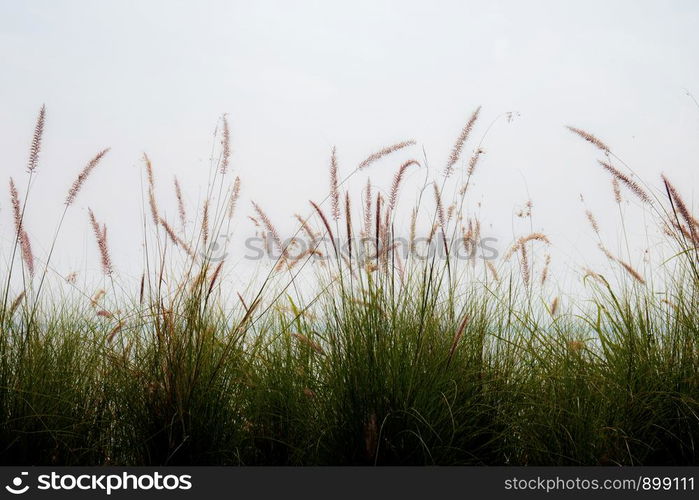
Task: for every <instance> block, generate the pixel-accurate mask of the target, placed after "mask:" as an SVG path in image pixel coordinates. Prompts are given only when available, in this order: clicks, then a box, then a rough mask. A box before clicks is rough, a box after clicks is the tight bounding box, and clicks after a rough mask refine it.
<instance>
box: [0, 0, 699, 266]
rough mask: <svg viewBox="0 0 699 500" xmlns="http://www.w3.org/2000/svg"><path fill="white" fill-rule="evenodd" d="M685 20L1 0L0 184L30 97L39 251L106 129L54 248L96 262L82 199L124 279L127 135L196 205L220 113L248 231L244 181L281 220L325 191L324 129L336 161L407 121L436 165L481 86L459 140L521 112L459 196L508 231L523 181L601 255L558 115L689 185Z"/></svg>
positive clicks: (691, 34) (570, 253) (601, 9)
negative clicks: (39, 140)
mask: <svg viewBox="0 0 699 500" xmlns="http://www.w3.org/2000/svg"><path fill="white" fill-rule="evenodd" d="M698 25H699V3H698V2H696V1H662V2H661V1H655V2H650V1H638V0H629V1H585V2H572V1H567V2H562V1H546V2H544V1H527V2H523V1H440V2H428V1H412V0H401V1H376V0H374V1H352V2H349V1H345V2H339V1H227V2H223V1H221V2H218V1H198V2H194V1H190V2H179V1H178V2H175V1H138V2H136V1H133V2H130V1H111V2H107V1H100V2H94V1H61V2H54V1H26V2H19V1H9V0H0V68H1V69H0V151H1V152H2V157H1V160H0V173H1V174H2V176H1V177H2V185H3V186H6V184H7V178H8V177H9V176H13V177H15V179H16V180H17V181H18V184H19V185H20V186H22V185H23V184H24V176H25V174H24V170H25V164H26V156H27V149H28V145H29V141H30V138H31V133H32V129H33V125H34V120H35V118H36V114H37V111H38V108H39V107H40V105H41V103H46V106H47V109H48V116H47V127H46V135H45V143H44V148H43V152H42V156H41V163H40V170H39V174H38V177H37V183H36V185H35V188H36V189H35V191H34V192H33V194H32V200H31V203H30V209H29V212H28V216H27V228H28V230H29V233H30V235H31V236H32V238H33V240H34V246H35V250H36V251H37V254H42V253H45V252H46V251H47V247H48V245H49V244H50V241H51V236H52V231H53V229H54V227H55V224H56V220H57V218H58V214H59V211H60V210H61V208H62V201H63V199H64V197H65V192H66V190H67V188H68V187H69V185H70V183H71V182H72V180H73V178H74V177H75V175H76V174H77V173H78V172H79V171H80V169H81V168H82V166H83V165H84V164H85V162H86V161H87V160H88V159H89V158H90V157H91V156H93V155H94V154H95V153H96V152H97V151H99V150H100V149H101V148H103V147H105V146H111V147H112V151H111V153H110V154H109V156H108V157H107V158H105V160H104V162H103V164H102V165H101V166H100V167H99V169H98V170H96V171H95V173H94V176H93V177H92V178H91V179H90V180H89V181H88V184H87V185H86V188H85V190H84V191H83V192H82V193H81V194H80V196H79V198H78V200H77V202H76V205H75V207H73V209H72V210H71V211H70V212H69V216H68V219H67V222H66V228H65V230H64V232H63V233H62V237H61V240H60V245H59V251H58V253H57V257H56V261H55V263H56V266H57V267H59V268H62V269H64V270H65V272H68V271H70V270H73V269H72V268H79V269H85V268H87V269H90V270H95V272H98V269H99V263H98V258H97V253H96V249H95V245H94V242H93V241H92V235H91V234H90V233H89V232H88V222H87V207H88V206H90V207H92V208H93V209H94V210H95V213H96V215H97V217H98V219H100V220H102V221H105V222H106V223H107V225H108V226H109V231H110V241H111V244H112V247H113V253H114V259H115V261H116V265H117V268H119V269H120V270H122V272H123V273H124V274H126V275H131V276H140V262H138V261H137V260H134V259H138V258H139V257H138V256H139V252H140V241H141V238H140V229H139V227H138V214H139V213H140V210H141V205H140V203H141V202H140V196H141V194H140V193H141V189H140V175H141V172H142V162H141V161H140V157H141V154H142V152H144V151H146V152H148V154H149V155H150V156H151V158H152V160H153V162H154V165H155V169H156V177H157V181H158V185H159V188H158V193H159V196H160V197H161V204H162V205H163V206H166V207H168V208H167V211H168V213H169V214H171V215H172V216H173V218H174V216H175V213H176V212H175V208H174V202H173V198H172V194H171V186H172V176H173V174H177V175H178V176H179V177H180V179H181V182H182V183H183V185H186V192H187V194H186V196H187V200H188V203H189V205H190V207H192V206H194V205H195V204H196V203H197V202H198V201H199V196H200V195H201V193H202V190H203V188H204V186H205V184H206V180H207V166H208V157H209V151H210V149H211V144H212V132H213V128H214V127H215V125H216V121H217V118H218V117H219V116H220V115H221V114H222V113H224V112H227V113H228V114H229V115H228V116H229V119H230V122H231V126H232V136H233V155H234V156H233V162H232V163H233V171H234V174H237V175H240V176H241V178H242V180H243V193H244V195H243V200H242V201H241V205H240V206H241V208H242V210H241V212H240V216H239V221H240V223H239V228H238V229H237V233H236V234H239V235H249V234H250V233H251V232H252V228H251V226H250V224H249V223H247V222H246V221H245V220H244V217H243V215H247V214H249V213H250V204H249V200H250V199H254V200H256V201H258V202H259V203H260V204H261V205H262V206H263V207H265V209H266V210H267V211H268V213H269V215H270V216H271V217H272V219H273V220H274V221H275V222H276V223H277V224H279V225H280V226H281V227H282V228H284V227H291V215H292V214H293V213H294V212H296V211H303V212H305V211H306V207H307V206H308V204H307V200H308V199H309V198H312V199H319V198H322V197H323V196H324V194H325V191H326V189H327V187H326V186H327V177H328V176H327V163H328V156H329V151H330V149H331V147H332V145H333V144H335V145H337V148H338V156H339V159H340V168H341V171H342V172H343V173H348V172H349V171H351V170H352V169H354V167H355V166H356V164H357V163H358V162H359V161H361V160H362V159H363V158H364V157H365V156H366V155H368V154H369V153H371V152H373V151H374V150H376V149H378V148H380V147H382V146H384V145H387V144H390V143H393V142H397V141H400V140H403V139H407V138H415V139H416V140H417V141H418V143H419V144H420V145H422V146H424V147H425V150H426V151H427V155H428V158H429V160H430V162H431V164H432V165H433V168H434V173H435V175H438V172H439V171H440V170H441V169H442V168H443V165H444V162H445V161H446V158H447V156H448V154H449V150H450V148H451V146H452V144H453V142H454V140H455V138H456V137H457V135H458V134H459V131H460V129H461V127H462V126H463V124H464V123H465V121H466V120H467V118H468V116H469V115H470V113H471V111H472V110H473V109H474V108H475V107H476V106H478V105H482V106H483V113H482V119H481V122H480V124H479V127H478V128H477V129H476V131H475V133H474V136H473V137H475V138H478V137H480V136H481V134H482V133H483V131H484V129H485V127H486V126H487V124H488V123H489V122H491V121H492V120H493V119H494V118H495V117H496V116H497V115H499V114H501V113H503V112H506V111H518V112H519V113H520V114H521V116H520V117H519V118H518V119H517V120H515V121H514V123H512V124H506V123H505V122H504V121H501V122H498V124H496V126H494V128H493V129H492V130H491V132H490V134H489V136H488V138H487V140H486V143H485V149H486V151H487V153H486V155H485V156H484V158H483V162H482V163H481V165H480V166H479V171H478V174H477V177H476V185H475V190H474V193H473V195H474V198H472V205H473V204H475V202H477V201H482V202H483V209H482V212H481V213H482V218H483V220H484V222H486V223H492V224H493V225H494V227H493V229H492V230H491V231H492V233H493V234H496V235H498V236H501V237H502V238H503V239H507V240H508V241H509V239H510V238H511V237H512V234H513V222H512V214H513V212H514V211H515V210H516V208H517V207H518V206H521V205H522V204H523V203H524V202H525V201H526V200H527V199H528V198H529V197H531V198H532V200H533V201H534V203H535V211H534V229H544V230H545V231H546V232H547V234H549V235H550V237H551V239H552V240H553V241H554V244H555V248H556V250H557V252H558V253H559V255H560V258H561V259H563V260H564V261H565V260H566V259H570V263H568V262H563V264H564V265H565V266H566V267H568V266H569V265H570V266H572V262H573V261H575V262H576V263H584V262H585V261H586V260H587V259H591V258H592V257H590V255H592V253H594V252H597V251H596V250H595V244H596V240H595V238H594V235H593V234H592V233H591V231H590V230H589V228H588V226H587V225H586V222H585V217H584V211H583V208H582V206H581V204H580V202H579V200H578V195H579V194H580V193H583V194H584V195H585V197H586V199H587V201H588V205H589V206H590V208H591V209H592V210H593V211H595V212H596V213H597V215H598V217H599V218H600V219H602V225H603V230H604V231H607V236H609V237H610V239H612V237H613V236H614V235H616V232H615V227H616V225H617V219H616V218H615V217H616V215H612V214H605V211H608V210H610V209H611V208H613V204H612V203H611V194H610V193H611V188H610V185H609V178H608V176H607V175H606V174H605V173H604V172H602V171H601V169H600V168H599V167H598V166H597V165H596V162H595V159H596V158H597V155H596V153H595V151H594V149H593V148H592V147H590V146H588V145H587V144H585V143H583V142H582V141H580V140H579V139H577V138H575V137H574V136H572V135H571V134H570V133H569V132H568V131H566V130H565V129H564V127H563V125H565V124H573V125H576V126H579V127H581V128H584V129H587V130H589V131H591V132H593V133H595V134H596V135H598V136H599V137H600V138H602V139H603V140H604V141H605V142H607V143H608V144H610V145H611V146H612V149H613V150H614V151H615V152H617V154H619V155H620V156H621V157H622V158H624V159H625V160H626V161H627V163H629V164H630V165H631V166H633V168H634V169H635V170H636V171H637V172H638V173H639V174H641V176H642V177H643V178H644V179H645V180H647V181H649V182H651V183H654V184H655V185H657V179H658V175H659V173H660V172H661V171H663V172H666V173H667V174H668V175H669V176H670V177H671V178H672V179H674V180H676V183H677V184H678V185H679V186H680V187H681V188H682V190H683V192H684V194H685V196H686V197H687V198H688V199H689V200H691V199H692V198H693V194H694V193H693V187H694V186H695V185H696V181H697V175H696V167H697V164H698V163H699V141H697V134H698V133H699V108H698V107H697V106H696V105H695V104H694V102H693V101H692V100H691V98H690V97H688V96H687V95H686V93H685V89H687V90H690V91H692V92H693V93H695V94H697V95H699V64H698V63H697V54H699V30H697V26H698ZM471 147H472V146H469V150H470V148H471ZM414 151H415V154H418V152H419V151H420V150H419V148H416V149H415V150H414ZM404 157H405V156H400V155H398V156H397V157H396V158H395V159H391V160H387V161H385V162H382V163H380V164H377V165H375V166H374V167H372V170H371V171H370V172H368V173H369V174H370V175H371V177H372V180H376V181H380V182H382V183H383V185H384V186H388V185H389V182H390V178H391V176H392V175H393V172H394V170H395V168H396V167H397V166H398V164H399V160H400V159H402V158H404ZM423 176H424V173H423V172H417V171H416V173H415V174H413V176H412V177H409V179H408V184H409V185H410V184H411V183H412V185H413V186H414V185H416V184H419V183H420V182H421V181H422V179H423ZM364 179H365V178H364V177H362V178H361V179H359V178H358V179H357V182H358V185H359V184H361V183H363V182H364ZM406 189H410V188H409V186H406ZM3 190H4V191H3V192H4V193H5V194H3V195H1V196H0V220H1V221H2V222H1V223H0V237H2V240H0V251H2V252H3V259H2V260H5V256H6V249H7V242H8V241H9V239H10V237H11V235H10V226H11V213H10V210H9V208H10V207H9V201H8V196H7V188H6V187H4V188H3ZM634 204H635V203H634ZM634 204H632V206H630V208H629V209H628V210H629V213H630V214H636V213H638V212H637V211H636V210H634V209H633V205H634ZM405 212H406V214H407V212H408V210H407V205H406V211H405ZM406 218H407V216H406ZM520 230H521V231H522V232H523V231H525V230H526V229H515V230H514V231H515V232H517V233H519V232H520ZM503 246H504V244H503ZM610 246H612V247H613V246H614V245H610ZM639 248H640V247H639ZM595 255H596V254H595ZM639 256H640V253H639ZM639 260H640V257H639Z"/></svg>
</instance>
